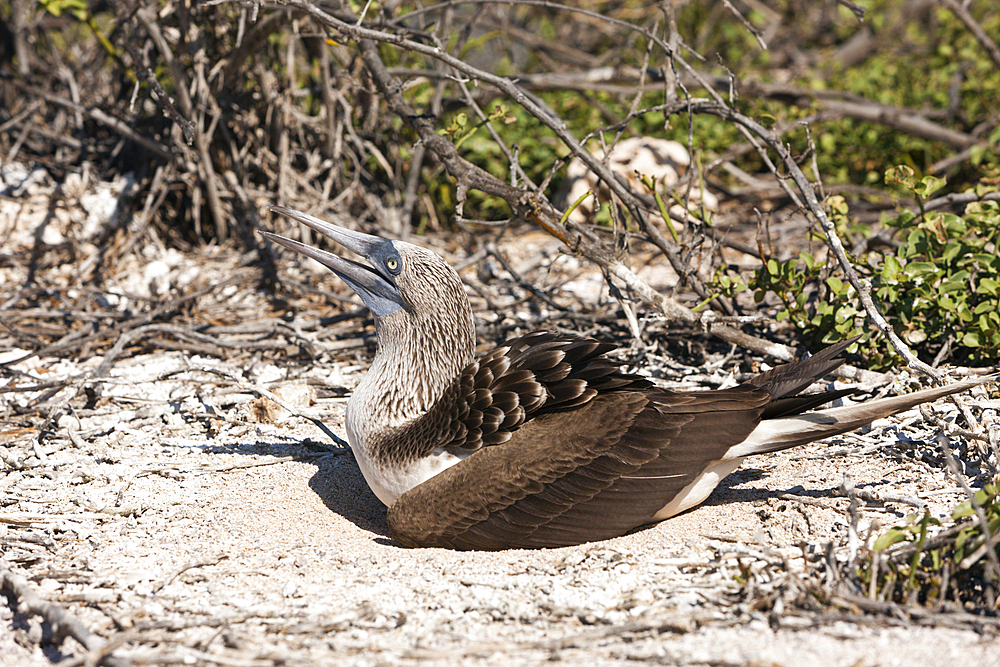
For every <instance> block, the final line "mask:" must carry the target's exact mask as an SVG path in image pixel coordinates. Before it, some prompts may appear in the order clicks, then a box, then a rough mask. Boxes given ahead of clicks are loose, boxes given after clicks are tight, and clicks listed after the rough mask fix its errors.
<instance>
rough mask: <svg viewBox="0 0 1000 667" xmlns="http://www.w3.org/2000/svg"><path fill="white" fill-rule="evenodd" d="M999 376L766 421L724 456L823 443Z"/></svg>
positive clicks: (774, 450)
mask: <svg viewBox="0 0 1000 667" xmlns="http://www.w3.org/2000/svg"><path fill="white" fill-rule="evenodd" d="M998 379H1000V373H994V374H992V375H986V376H983V377H978V378H971V379H968V380H962V381H961V382H956V383H955V384H950V385H948V386H946V387H932V388H930V389H923V390H921V391H916V392H913V393H912V394H904V395H902V396H892V397H889V398H880V399H878V400H874V401H866V402H864V403H858V404H857V405H848V406H844V407H840V408H828V409H826V410H819V411H817V412H808V413H805V414H800V415H794V416H791V417H780V418H778V419H765V420H763V421H761V423H760V425H759V426H758V427H757V428H756V429H754V431H753V433H751V434H750V436H749V437H748V438H747V439H746V440H744V441H743V442H741V443H740V444H738V445H735V446H733V448H732V449H730V450H729V451H728V452H727V453H726V457H725V458H727V459H730V458H736V457H740V456H749V455H751V454H763V453H765V452H776V451H779V450H782V449H787V448H789V447H795V446H796V445H804V444H806V443H809V442H813V441H814V440H822V439H823V438H829V437H831V436H834V435H839V434H841V433H847V432H848V431H853V430H854V429H857V428H861V427H862V426H867V425H868V424H870V423H872V422H873V421H875V420H876V419H881V418H883V417H888V416H890V415H894V414H897V413H900V412H903V411H904V410H909V409H910V408H912V407H914V406H917V405H920V404H921V403H928V402H930V401H936V400H937V399H939V398H944V397H945V396H950V395H951V394H957V393H959V392H962V391H965V390H967V389H971V388H972V387H976V386H979V385H981V384H986V383H988V382H996V381H997V380H998Z"/></svg>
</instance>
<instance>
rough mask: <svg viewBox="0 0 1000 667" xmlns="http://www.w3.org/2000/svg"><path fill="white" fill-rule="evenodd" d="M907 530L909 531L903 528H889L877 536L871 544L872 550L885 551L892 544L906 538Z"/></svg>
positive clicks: (907, 535)
mask: <svg viewBox="0 0 1000 667" xmlns="http://www.w3.org/2000/svg"><path fill="white" fill-rule="evenodd" d="M909 532H910V531H908V530H905V529H900V528H890V529H889V530H887V531H885V532H884V533H882V534H881V535H879V536H878V539H876V540H875V544H873V545H872V551H885V550H886V549H888V548H889V547H891V546H892V545H893V544H897V543H898V542H903V541H904V540H907V539H908V537H909Z"/></svg>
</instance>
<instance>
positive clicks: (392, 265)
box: [385, 257, 399, 275]
mask: <svg viewBox="0 0 1000 667" xmlns="http://www.w3.org/2000/svg"><path fill="white" fill-rule="evenodd" d="M385 266H386V268H387V269H389V272H390V273H392V274H393V275H396V274H397V273H399V260H398V259H396V258H395V257H390V258H389V259H387V260H386V261H385Z"/></svg>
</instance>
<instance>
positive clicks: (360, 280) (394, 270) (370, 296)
mask: <svg viewBox="0 0 1000 667" xmlns="http://www.w3.org/2000/svg"><path fill="white" fill-rule="evenodd" d="M372 246H373V247H372V248H371V250H370V251H369V253H368V254H367V255H366V258H367V259H368V261H369V262H371V264H372V268H369V267H367V266H365V265H363V264H357V263H355V262H350V263H351V264H353V265H354V266H353V267H352V268H354V269H355V271H352V272H350V273H349V274H348V273H347V272H346V271H344V270H341V269H340V268H339V267H337V268H335V267H333V266H331V267H330V268H331V269H333V270H334V272H336V274H337V275H338V276H340V278H341V279H342V280H343V281H344V282H346V283H347V284H348V285H350V287H351V289H353V290H354V291H355V292H357V293H358V296H360V297H361V300H362V301H364V302H365V305H366V306H368V310H370V311H372V314H374V315H375V316H376V317H385V316H386V315H389V314H391V313H394V312H396V311H397V310H399V309H400V308H402V307H403V301H402V299H401V298H400V295H399V290H398V289H397V288H396V280H395V277H396V276H398V275H399V272H400V271H401V270H402V269H403V259H402V258H401V257H400V256H399V253H398V252H397V251H396V248H395V246H393V245H392V241H387V240H383V241H382V242H381V243H374V244H372ZM347 261H349V260H347ZM327 266H329V265H327ZM362 272H363V273H362ZM364 274H368V276H370V278H368V279H365V278H367V277H368V276H365V275H364Z"/></svg>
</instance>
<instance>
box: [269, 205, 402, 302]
mask: <svg viewBox="0 0 1000 667" xmlns="http://www.w3.org/2000/svg"><path fill="white" fill-rule="evenodd" d="M268 209H269V210H271V211H274V212H275V213H280V214H281V215H286V216H288V217H290V218H292V219H293V220H298V221H299V222H301V223H302V224H304V225H306V226H307V227H310V228H312V229H314V230H316V231H317V232H319V233H320V234H323V235H324V236H326V237H327V238H329V239H332V240H333V241H335V242H336V243H337V244H338V245H340V246H343V247H344V248H347V249H348V250H350V251H351V252H353V253H355V254H358V255H361V256H362V257H364V258H365V259H367V260H368V261H369V262H370V263H371V266H365V265H364V264H359V263H358V262H353V261H351V260H349V259H344V258H343V257H339V256H337V255H334V254H332V253H329V252H326V251H325V250H320V249H319V248H314V247H312V246H308V245H305V244H304V243H299V242H298V241H292V240H291V239H286V238H284V237H281V236H276V235H274V234H270V233H268V232H260V233H261V234H262V235H263V236H265V237H267V238H269V239H270V240H272V241H274V242H275V243H278V244H279V245H283V246H285V247H286V248H288V249H290V250H294V251H296V252H300V253H302V254H303V255H305V256H306V257H311V258H312V259H315V260H316V261H317V262H319V263H320V264H323V265H324V266H326V267H328V268H329V269H331V270H333V272H334V273H336V274H337V275H338V276H340V278H341V280H343V281H344V282H345V283H347V284H348V285H350V287H351V289H353V290H354V291H355V292H357V293H358V296H360V297H361V300H362V301H364V302H365V305H366V306H368V309H369V310H370V311H372V313H373V314H374V315H375V317H385V316H386V315H390V314H392V313H394V312H396V311H397V310H399V309H400V308H402V307H403V297H402V296H401V295H400V293H399V289H398V287H397V286H396V276H398V275H399V272H400V271H402V270H403V258H402V256H401V255H400V254H399V251H398V250H396V246H394V245H393V244H392V241H390V240H388V239H384V238H382V237H380V236H372V235H371V234H365V233H362V232H355V231H352V230H349V229H344V228H343V227H338V226H337V225H334V224H331V223H329V222H326V221H325V220H320V219H319V218H316V217H314V216H311V215H309V214H308V213H302V212H301V211H296V210H294V209H290V208H286V207H284V206H269V207H268Z"/></svg>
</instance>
